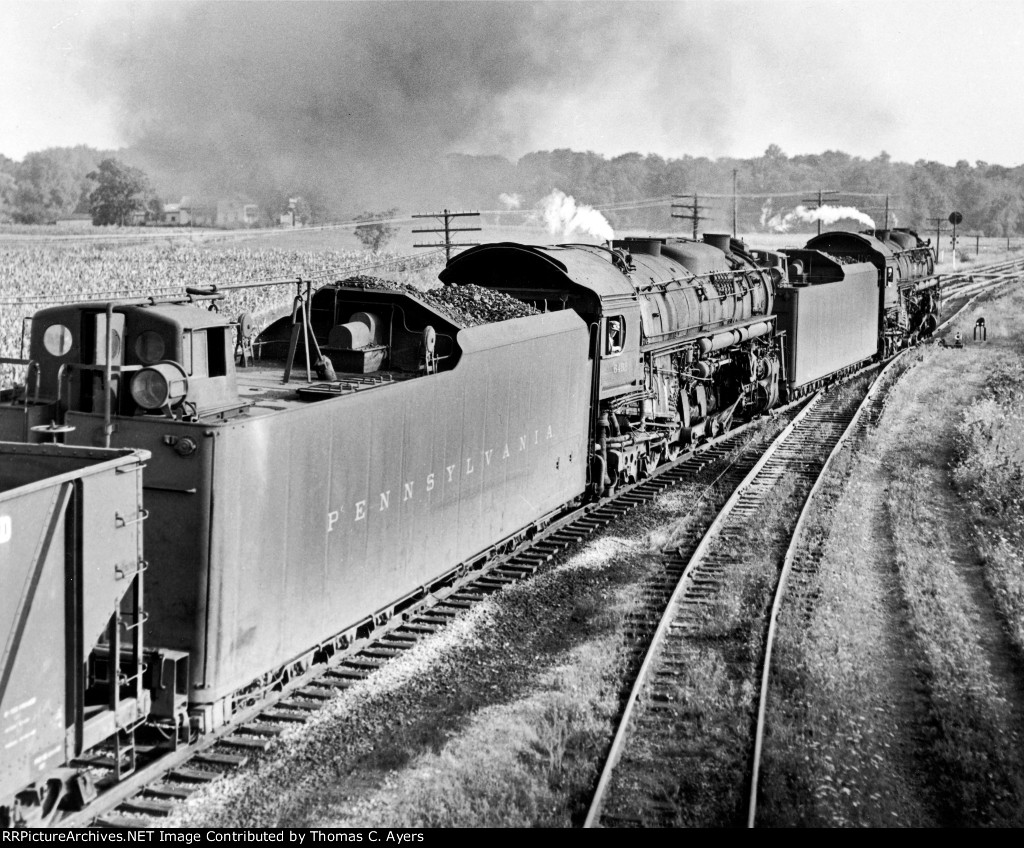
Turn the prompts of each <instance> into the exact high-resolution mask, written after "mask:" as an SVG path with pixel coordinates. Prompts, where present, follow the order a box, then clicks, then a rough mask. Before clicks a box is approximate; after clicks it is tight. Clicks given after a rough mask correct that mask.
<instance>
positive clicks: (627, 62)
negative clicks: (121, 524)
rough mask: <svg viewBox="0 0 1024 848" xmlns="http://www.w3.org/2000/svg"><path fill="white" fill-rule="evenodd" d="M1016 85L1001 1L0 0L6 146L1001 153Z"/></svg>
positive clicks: (1023, 131) (986, 157)
mask: <svg viewBox="0 0 1024 848" xmlns="http://www.w3.org/2000/svg"><path fill="white" fill-rule="evenodd" d="M352 42H358V49H357V48H356V47H353V46H352ZM250 62H251V64H250ZM278 82H280V88H277V87H276V86H277V84H278ZM1022 82H1024V3H1022V2H1019V0H1013V2H1003V0H921V1H920V2H918V0H889V1H888V2H883V0H859V2H844V1H843V0H813V1H812V2H783V1H782V0H761V1H760V2H729V0H695V1H694V2H678V3H671V2H664V3H654V4H648V3H643V2H617V3H591V2H576V3H568V4H562V3H540V4H534V3H516V4H511V5H509V4H506V3H497V2H495V3H491V2H487V3H481V2H468V3H455V2H451V3H436V4H435V3H425V2H417V1H416V0H409V2H394V1H392V2H365V3H363V2H360V3H353V2H344V1H342V2H335V3H329V4H326V7H325V6H324V5H323V4H319V3H312V2H297V3H296V2H292V3H284V2H277V3H251V2H239V3H226V2H217V3H211V2H200V3H186V2H146V0H135V2H118V1H117V0H109V1H108V2H101V1H100V0H89V2H81V1H80V0H79V2H72V0H32V2H25V0H0V107H2V112H0V115H2V117H0V153H3V154H6V155H7V156H10V157H11V158H14V159H21V158H22V157H23V156H24V155H25V153H27V152H29V151H33V150H41V149H44V148H46V147H53V146H68V145H74V144H89V145H92V146H94V147H101V148H108V147H112V148H114V147H119V146H122V145H127V144H133V143H136V144H149V145H154V144H155V143H156V142H155V141H154V139H156V138H158V137H167V138H169V139H173V137H174V136H173V133H174V132H176V131H178V132H183V130H182V126H183V125H191V126H189V127H188V132H189V137H193V136H195V135H200V136H202V135H203V134H207V133H208V134H211V135H212V134H213V133H214V132H215V131H216V132H218V133H224V132H228V131H230V132H234V133H236V134H237V135H242V134H244V135H247V136H253V135H257V136H260V137H261V143H262V144H263V145H264V148H265V151H266V152H268V154H269V152H270V151H275V152H276V153H275V155H276V154H277V153H279V152H280V147H281V145H280V141H281V139H282V138H284V137H287V134H288V133H294V134H295V135H297V136H301V137H302V141H301V142H300V143H301V144H303V145H305V149H306V151H307V152H313V153H316V154H317V155H322V154H323V153H324V151H326V150H330V149H331V145H332V144H333V143H334V142H335V141H337V143H338V145H339V147H338V150H339V155H340V152H341V151H344V150H352V149H354V148H355V147H356V146H357V143H358V146H360V147H366V146H368V145H369V146H372V147H374V148H376V149H377V150H378V152H379V153H380V154H381V155H389V154H390V155H395V156H398V155H405V154H407V153H408V149H407V148H405V147H403V146H402V144H394V145H393V146H391V145H389V143H385V142H386V141H390V139H389V138H387V137H395V136H412V135H413V134H416V135H418V136H419V137H420V138H422V139H423V142H422V143H423V145H425V147H426V148H427V149H428V150H430V151H431V152H448V151H460V152H467V153H497V154H501V155H505V156H508V157H512V158H515V157H517V156H519V155H522V154H523V153H525V152H528V151H531V150H546V149H552V148H563V147H568V148H572V149H576V150H593V151H596V152H598V153H602V154H605V155H608V156H613V155H616V154H620V153H625V152H629V151H637V152H640V153H645V154H646V153H657V154H660V155H662V156H665V157H676V156H681V155H683V154H690V155H704V156H709V157H711V158H717V157H721V156H739V157H752V156H757V155H760V154H761V153H763V152H764V150H765V148H767V147H768V145H769V144H773V143H774V144H778V145H779V146H780V147H781V148H782V149H783V150H784V151H785V152H786V153H787V154H788V155H791V156H792V155H794V154H798V153H820V152H822V151H824V150H829V149H831V150H843V151H846V152H848V153H851V154H854V155H857V156H862V157H865V158H872V157H874V156H877V155H878V154H879V153H880V152H881V151H883V150H884V151H886V152H887V153H889V155H890V156H891V157H892V158H893V159H894V160H898V161H908V162H914V161H916V160H918V159H929V160H937V161H939V162H943V163H946V164H954V163H955V162H956V161H958V160H961V159H966V160H968V161H969V162H971V163H972V164H973V163H974V162H975V161H977V160H983V161H986V162H989V163H999V164H1003V165H1007V166H1016V165H1020V164H1022V163H1024V107H1022V104H1021V95H1020V94H1019V91H1020V87H1021V84H1022ZM378 106H379V109H378V108H377V107H378ZM236 112H237V113H238V114H235V113H236ZM228 113H230V116H228ZM242 113H245V116H244V119H243V118H242V117H240V116H241V115H242ZM371 113H373V114H371ZM221 119H224V120H226V121H228V123H225V124H224V125H219V124H218V121H220V120H221ZM274 122H277V124H278V129H277V130H268V131H267V133H266V137H265V138H264V129H263V128H264V126H265V125H266V126H269V125H271V124H273V123H274ZM200 125H201V126H200ZM356 125H358V129H357V128H355V127H356ZM350 131H351V133H353V134H354V139H353V140H350V141H349V143H348V144H346V143H345V142H343V141H341V140H340V139H342V138H343V137H345V136H346V134H348V133H349V132H350ZM360 133H362V135H360ZM368 133H370V134H369V135H368ZM313 135H317V136H321V137H319V138H317V140H316V143H315V144H313V142H312V141H311V140H310V137H311V136H313ZM207 140H208V141H209V139H207ZM281 155H287V150H285V152H284V153H283V154H281Z"/></svg>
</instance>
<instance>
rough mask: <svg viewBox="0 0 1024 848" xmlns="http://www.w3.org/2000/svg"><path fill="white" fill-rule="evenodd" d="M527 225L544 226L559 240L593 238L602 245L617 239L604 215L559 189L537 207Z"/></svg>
mask: <svg viewBox="0 0 1024 848" xmlns="http://www.w3.org/2000/svg"><path fill="white" fill-rule="evenodd" d="M528 221H529V222H530V223H533V224H542V225H543V226H544V227H546V228H547V231H548V232H549V233H550V234H551V235H552V236H553V237H555V238H557V239H558V240H565V239H570V238H572V237H573V236H578V235H588V236H593V237H594V238H598V239H601V240H602V241H610V240H611V239H613V238H614V237H615V232H614V230H612V225H611V224H609V223H608V220H607V219H606V218H605V217H604V215H602V214H601V213H600V212H598V211H597V210H596V209H594V208H593V207H592V206H587V205H586V204H585V203H577V202H576V200H575V198H573V197H570V196H569V195H567V194H566V193H565V192H564V191H559V190H558V189H557V188H556V189H555V190H554V191H552V192H551V194H549V195H548V196H547V197H545V198H544V199H543V200H541V201H540V202H539V203H538V204H537V206H536V208H535V209H534V211H533V212H531V213H530V216H529V218H528Z"/></svg>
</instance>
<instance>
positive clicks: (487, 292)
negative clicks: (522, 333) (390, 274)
mask: <svg viewBox="0 0 1024 848" xmlns="http://www.w3.org/2000/svg"><path fill="white" fill-rule="evenodd" d="M339 285H342V286H355V287H359V288H374V289H390V290H392V291H404V292H408V293H409V294H411V295H413V296H414V297H418V298H420V300H422V301H424V302H425V303H429V304H430V305H431V306H432V307H434V308H435V309H437V311H438V312H440V313H441V314H443V315H446V316H448V317H449V318H451V319H452V321H453V322H454V323H456V324H458V325H459V326H462V327H475V326H477V325H479V324H493V323H495V322H496V321H508V320H509V319H510V318H524V317H525V316H527V315H536V314H537V310H536V309H534V308H533V307H532V306H529V305H528V304H525V303H523V302H522V301H520V300H516V299H515V298H514V297H511V296H509V295H507V294H505V293H504V292H498V291H492V290H491V289H485V288H481V287H480V286H474V285H465V286H441V287H439V288H436V289H429V290H427V291H424V290H422V289H418V288H416V287H415V286H412V285H409V284H408V283H399V282H396V281H394V280H384V279H381V278H380V277H368V276H365V275H360V276H358V277H349V278H348V279H347V280H342V281H341V282H340V283H339Z"/></svg>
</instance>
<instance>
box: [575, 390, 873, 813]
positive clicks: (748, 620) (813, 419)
mask: <svg viewBox="0 0 1024 848" xmlns="http://www.w3.org/2000/svg"><path fill="white" fill-rule="evenodd" d="M881 402H882V397H881V393H880V392H874V393H872V394H870V395H868V394H866V393H865V396H864V397H863V398H856V397H854V398H851V396H850V393H849V392H833V393H831V394H829V395H824V394H822V393H819V394H817V395H815V396H814V398H812V400H811V402H810V403H809V404H808V405H807V406H806V407H805V408H804V409H803V410H802V411H801V412H800V413H799V414H798V415H797V416H796V417H795V418H794V420H793V422H792V423H791V424H790V425H789V426H788V427H787V428H786V429H785V430H784V431H783V432H782V433H781V434H780V436H779V437H778V438H777V439H776V441H775V442H773V444H772V445H771V447H770V448H769V449H768V450H767V451H766V452H765V453H764V455H763V456H762V457H761V458H760V459H759V460H758V461H757V463H756V464H755V465H754V466H753V468H751V470H750V472H749V473H748V474H747V476H746V477H745V479H744V480H743V482H742V483H741V484H740V485H739V487H738V488H737V489H736V491H735V492H734V493H733V495H732V496H731V497H730V498H729V500H728V502H727V503H726V504H725V506H724V507H723V509H722V510H721V512H720V513H719V515H718V516H717V517H716V518H715V520H714V521H713V522H712V523H711V526H710V527H709V529H708V531H707V533H705V534H704V536H703V538H701V539H700V541H699V542H698V543H697V544H696V545H695V546H694V548H693V549H692V550H688V549H686V548H681V549H680V550H678V551H676V552H675V553H674V554H673V555H671V556H670V557H668V560H669V561H670V562H671V564H672V567H673V568H674V570H675V571H677V572H678V573H679V574H680V579H679V581H678V583H677V585H676V587H675V589H674V591H673V592H672V595H671V597H670V598H669V600H668V602H667V603H666V604H665V605H664V609H663V610H662V614H661V616H660V620H659V622H658V625H657V628H656V630H655V634H654V636H653V638H652V639H651V641H650V648H649V650H648V652H647V654H646V656H645V658H644V660H643V662H642V664H641V666H640V669H639V671H638V673H637V676H636V681H635V683H634V685H633V688H632V691H631V692H630V695H629V697H628V699H627V701H626V708H625V710H624V713H623V716H622V720H621V723H620V726H619V730H618V732H617V733H616V735H615V739H614V741H613V743H612V746H611V750H610V752H609V755H608V758H607V761H606V766H605V769H604V771H603V772H602V775H601V777H600V779H599V781H598V786H597V790H596V792H595V795H594V798H593V801H592V803H591V807H590V811H589V813H588V816H587V819H586V822H585V825H586V826H596V825H605V826H655V827H657V826H672V825H678V824H692V823H702V822H701V821H700V820H699V819H697V820H695V819H693V818H692V817H691V816H692V813H691V811H690V810H688V809H687V806H688V804H689V800H688V798H687V797H686V793H685V791H680V789H679V787H678V785H677V780H678V777H679V775H681V774H684V773H686V770H687V769H693V773H696V774H699V773H700V772H701V769H706V768H707V762H708V761H709V760H711V761H714V762H715V763H716V768H715V772H716V774H715V775H714V777H713V778H712V779H713V780H717V781H719V782H720V783H721V784H722V785H721V786H720V787H716V790H715V791H717V792H719V793H721V800H722V803H723V804H724V806H725V807H726V808H731V809H736V807H737V806H738V804H737V803H735V799H739V798H741V797H742V794H743V791H745V789H746V786H747V785H748V781H749V775H750V769H749V768H748V766H749V764H750V762H751V759H750V751H751V740H752V738H753V736H754V735H755V734H754V728H753V715H754V714H755V713H756V712H758V711H759V710H758V704H757V702H756V701H755V700H753V698H752V697H751V696H750V695H748V693H752V692H755V691H756V690H757V687H756V685H755V682H754V681H756V680H758V679H760V678H761V677H762V676H763V675H762V669H763V668H764V667H765V666H764V659H763V654H762V645H766V644H767V639H766V638H760V637H759V638H755V639H753V640H752V639H751V638H750V634H751V633H758V634H762V636H763V634H765V631H766V630H767V629H768V621H769V620H774V616H770V615H769V613H768V610H769V608H770V606H771V596H772V595H773V594H774V592H775V591H776V590H778V591H779V592H783V591H784V590H785V581H784V580H780V579H779V577H780V574H782V573H783V571H782V566H783V563H784V562H790V561H792V559H793V555H791V554H789V553H783V551H784V550H785V548H783V547H780V545H779V544H778V542H776V541H774V540H773V537H772V533H771V532H769V531H771V530H774V529H781V531H782V532H783V533H784V534H785V535H786V536H787V537H788V538H794V537H796V536H798V535H799V529H800V526H802V522H800V523H798V524H794V522H793V520H792V518H791V516H793V515H796V514H797V513H798V512H799V511H800V506H799V505H800V504H804V503H806V502H807V500H808V498H809V497H810V495H811V493H812V491H813V490H814V489H815V487H816V486H817V485H819V484H818V481H819V480H820V479H821V478H822V475H823V474H824V473H825V471H826V470H827V465H828V463H829V460H830V457H831V456H833V455H834V451H835V450H836V449H837V445H838V444H839V443H840V441H841V440H843V439H845V438H848V437H849V436H850V435H851V434H852V433H854V432H856V430H855V429H854V428H855V427H858V426H859V427H863V426H866V425H865V424H864V423H859V424H858V422H865V421H867V420H870V417H871V416H872V415H873V414H877V410H878V409H879V408H880V404H881ZM773 513H774V514H775V515H776V516H777V517H776V519H775V520H774V521H773V522H768V521H766V516H768V515H771V514H773ZM773 525H777V528H776V527H775V526H773ZM794 544H795V543H794ZM791 547H793V546H791ZM793 549H794V550H796V548H795V547H793ZM788 571H789V569H788V568H787V569H786V573H788ZM769 658H770V654H769ZM709 663H710V664H712V665H715V664H717V668H719V670H720V672H721V674H723V675H725V676H727V677H728V679H729V680H731V681H732V685H731V691H732V692H733V694H734V695H735V698H734V700H733V702H732V703H730V704H728V705H726V706H725V707H724V709H725V711H726V712H732V715H731V716H726V715H717V716H709V715H708V714H707V712H706V710H705V709H704V708H703V707H701V706H699V705H695V704H694V703H693V702H692V700H691V698H690V695H689V687H691V686H693V685H694V680H695V678H694V677H693V676H691V675H690V674H689V673H690V671H691V670H692V669H694V668H699V667H707V665H708V664H709ZM727 688H728V687H727ZM719 721H725V722H727V723H728V725H729V726H730V728H731V729H732V731H733V732H734V733H735V734H736V737H737V739H736V740H735V741H737V742H740V743H741V745H740V747H742V748H743V750H736V749H734V750H732V751H731V752H729V756H728V757H727V762H723V761H722V757H723V753H722V751H721V750H717V751H715V750H711V749H709V748H708V747H707V746H706V745H704V744H702V737H703V736H704V734H705V733H706V727H705V723H706V722H714V723H716V725H717V722H719ZM701 758H703V762H699V761H700V760H701ZM730 797H731V798H732V799H734V800H733V801H730V800H729V799H730ZM716 823H717V824H728V823H735V822H729V821H716Z"/></svg>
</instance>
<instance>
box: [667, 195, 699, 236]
mask: <svg viewBox="0 0 1024 848" xmlns="http://www.w3.org/2000/svg"><path fill="white" fill-rule="evenodd" d="M672 196H673V197H675V198H677V199H679V200H692V202H691V203H673V204H672V208H673V209H688V210H689V212H688V213H684V214H680V215H676V214H675V212H673V213H672V217H673V218H685V219H686V220H688V221H693V240H694V241H696V240H697V227H698V225H699V224H700V222H701V221H702V220H703V219H705V218H706V217H707V216H706V215H701V214H700V213H701V211H702V210H704V209H706V208H707V207H706V206H701V205H700V198H699V197H698V196H697V195H696V194H673V195H672Z"/></svg>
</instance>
